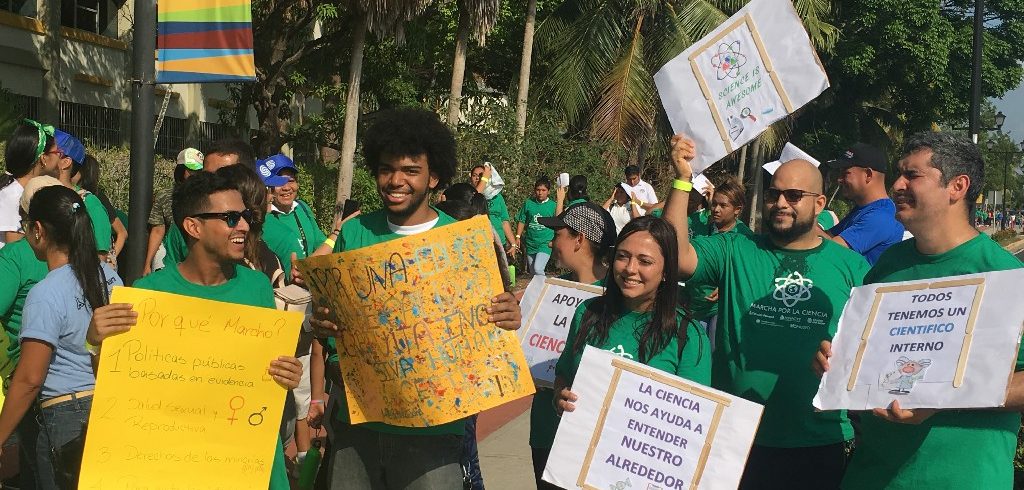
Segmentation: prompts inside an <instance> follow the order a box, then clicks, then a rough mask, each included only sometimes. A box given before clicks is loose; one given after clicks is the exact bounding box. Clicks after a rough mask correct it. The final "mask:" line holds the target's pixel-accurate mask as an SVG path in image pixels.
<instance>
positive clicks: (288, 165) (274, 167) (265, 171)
mask: <svg viewBox="0 0 1024 490" xmlns="http://www.w3.org/2000/svg"><path fill="white" fill-rule="evenodd" d="M284 169H291V170H292V171H293V172H295V173H298V172H299V169H298V168H296V167H295V163H293V162H292V159H291V158H288V157H287V156H285V155H283V154H281V153H278V154H276V155H271V156H269V157H267V158H264V159H260V160H256V172H257V173H259V174H260V178H262V179H263V185H265V186H267V187H280V186H282V185H285V184H287V183H288V178H287V177H281V175H280V174H281V171H282V170H284Z"/></svg>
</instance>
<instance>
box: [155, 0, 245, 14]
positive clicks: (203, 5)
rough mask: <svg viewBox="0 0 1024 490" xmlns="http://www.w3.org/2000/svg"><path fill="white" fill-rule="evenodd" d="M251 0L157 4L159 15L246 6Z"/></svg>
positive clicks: (189, 0) (181, 0) (178, 0)
mask: <svg viewBox="0 0 1024 490" xmlns="http://www.w3.org/2000/svg"><path fill="white" fill-rule="evenodd" d="M249 3H251V0H164V1H162V2H158V3H157V13H158V14H168V13H173V12H181V11H184V10H200V9H208V8H214V7H234V6H237V5H246V4H249Z"/></svg>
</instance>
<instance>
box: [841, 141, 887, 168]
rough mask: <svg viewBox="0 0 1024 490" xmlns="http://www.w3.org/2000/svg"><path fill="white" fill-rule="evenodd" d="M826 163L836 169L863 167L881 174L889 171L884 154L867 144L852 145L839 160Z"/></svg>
mask: <svg viewBox="0 0 1024 490" xmlns="http://www.w3.org/2000/svg"><path fill="white" fill-rule="evenodd" d="M828 163H829V166H830V167H832V168H837V169H839V168H847V167H864V168H870V169H871V170H874V171H876V172H881V173H883V174H884V173H886V172H888V171H889V159H888V157H886V155H885V152H884V151H882V150H879V149H878V148H876V147H874V146H871V145H869V144H867V143H854V144H853V145H851V146H850V147H849V148H848V149H847V150H846V151H845V152H843V154H842V155H840V156H839V158H836V159H835V160H832V161H829V162H828Z"/></svg>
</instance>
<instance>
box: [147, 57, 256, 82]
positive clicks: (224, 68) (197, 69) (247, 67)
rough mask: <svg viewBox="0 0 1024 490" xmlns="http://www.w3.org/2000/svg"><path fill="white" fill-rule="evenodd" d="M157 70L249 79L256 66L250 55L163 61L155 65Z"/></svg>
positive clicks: (253, 73)
mask: <svg viewBox="0 0 1024 490" xmlns="http://www.w3.org/2000/svg"><path fill="white" fill-rule="evenodd" d="M157 70H161V71H188V72H193V73H211V74H216V75H238V76H243V77H245V76H248V77H251V76H254V75H255V73H256V64H255V63H254V61H253V58H252V55H234V56H214V57H210V58H192V59H187V60H175V61H164V62H160V63H157Z"/></svg>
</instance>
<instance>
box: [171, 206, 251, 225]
mask: <svg viewBox="0 0 1024 490" xmlns="http://www.w3.org/2000/svg"><path fill="white" fill-rule="evenodd" d="M187 217H188V218H199V219H219V220H224V222H225V223H227V224H228V228H234V227H236V226H238V222H239V221H240V220H241V219H242V218H245V222H246V223H252V222H253V221H252V210H251V209H246V210H245V211H224V212H222V213H198V214H193V215H190V216H187Z"/></svg>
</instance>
